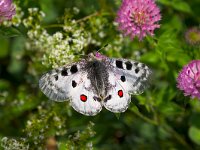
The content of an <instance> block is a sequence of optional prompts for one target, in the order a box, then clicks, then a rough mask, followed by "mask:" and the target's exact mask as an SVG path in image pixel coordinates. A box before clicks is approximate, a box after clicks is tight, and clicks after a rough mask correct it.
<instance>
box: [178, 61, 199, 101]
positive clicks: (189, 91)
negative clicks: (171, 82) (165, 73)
mask: <svg viewBox="0 0 200 150" xmlns="http://www.w3.org/2000/svg"><path fill="white" fill-rule="evenodd" d="M177 81H178V85H177V87H178V88H179V89H180V90H182V91H184V95H185V96H188V95H190V96H191V97H192V98H195V97H196V98H198V99H200V60H193V61H191V62H190V63H189V64H187V65H186V66H184V67H183V69H182V71H181V72H180V73H179V75H178V78H177Z"/></svg>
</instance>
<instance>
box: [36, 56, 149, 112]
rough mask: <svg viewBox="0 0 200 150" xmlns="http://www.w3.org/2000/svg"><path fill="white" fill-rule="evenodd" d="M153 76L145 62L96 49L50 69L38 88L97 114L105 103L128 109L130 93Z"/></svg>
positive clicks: (139, 89)
mask: <svg viewBox="0 0 200 150" xmlns="http://www.w3.org/2000/svg"><path fill="white" fill-rule="evenodd" d="M150 75H151V70H150V69H149V68H148V67H147V66H146V65H145V64H143V63H140V62H137V61H132V60H129V59H120V58H109V57H106V56H104V55H102V54H100V53H99V52H96V53H90V54H89V55H88V57H87V58H85V59H81V61H79V62H76V63H72V64H70V65H66V66H62V67H60V68H57V69H54V70H51V71H50V72H47V73H46V74H44V75H43V76H42V77H41V78H40V80H39V87H40V89H41V91H42V92H43V93H44V94H45V95H46V96H47V97H48V98H49V99H51V100H55V101H66V100H69V101H70V104H71V106H72V107H73V108H74V109H75V110H76V111H77V112H79V113H81V114H84V115H87V116H94V115H96V114H98V113H99V112H100V111H101V110H102V107H103V106H104V107H105V108H106V109H107V110H109V111H111V112H114V113H121V112H125V111H126V110H127V108H128V106H129V103H130V101H131V94H141V93H142V92H143V91H144V89H145V88H146V87H147V85H148V81H149V78H150Z"/></svg>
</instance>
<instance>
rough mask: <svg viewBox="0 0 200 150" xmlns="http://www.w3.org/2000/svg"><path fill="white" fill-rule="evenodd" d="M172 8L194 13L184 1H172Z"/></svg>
mask: <svg viewBox="0 0 200 150" xmlns="http://www.w3.org/2000/svg"><path fill="white" fill-rule="evenodd" d="M172 6H173V8H174V9H176V10H179V11H182V12H186V13H192V10H191V8H190V6H189V5H188V3H186V2H183V1H182V0H176V1H172Z"/></svg>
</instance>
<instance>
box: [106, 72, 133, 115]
mask: <svg viewBox="0 0 200 150" xmlns="http://www.w3.org/2000/svg"><path fill="white" fill-rule="evenodd" d="M108 81H109V83H110V85H111V87H110V88H109V91H108V96H107V97H106V98H105V99H104V101H103V104H104V107H105V108H106V109H108V110H110V111H111V112H114V113H120V112H124V111H126V109H127V108H128V105H129V103H130V101H131V97H130V95H129V93H128V91H127V90H126V86H125V85H124V84H122V83H121V81H120V77H118V75H116V74H114V73H113V72H109V79H108Z"/></svg>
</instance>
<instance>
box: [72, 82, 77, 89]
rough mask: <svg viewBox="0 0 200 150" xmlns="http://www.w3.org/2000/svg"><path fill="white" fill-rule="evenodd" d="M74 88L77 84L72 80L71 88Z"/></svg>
mask: <svg viewBox="0 0 200 150" xmlns="http://www.w3.org/2000/svg"><path fill="white" fill-rule="evenodd" d="M76 86H77V83H76V81H74V80H73V81H72V87H73V88H75V87H76Z"/></svg>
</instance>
